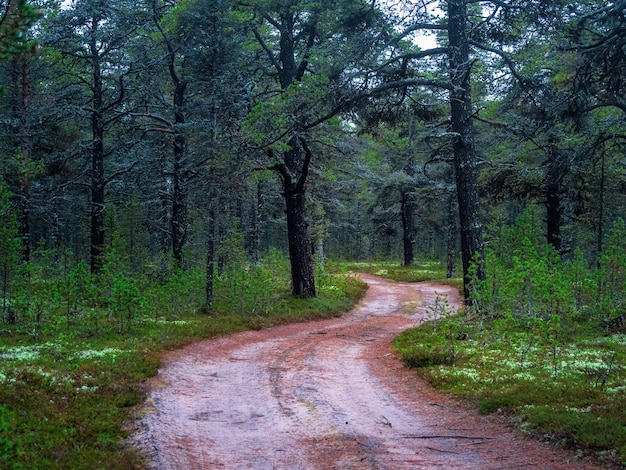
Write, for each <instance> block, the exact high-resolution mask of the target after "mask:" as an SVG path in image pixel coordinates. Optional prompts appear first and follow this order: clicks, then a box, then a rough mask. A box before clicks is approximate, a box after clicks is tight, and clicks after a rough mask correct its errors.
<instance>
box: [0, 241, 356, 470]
mask: <svg viewBox="0 0 626 470" xmlns="http://www.w3.org/2000/svg"><path fill="white" fill-rule="evenodd" d="M121 253H126V251H125V250H116V249H114V248H111V249H110V250H109V251H108V253H107V255H106V257H107V261H106V262H105V265H104V268H103V273H104V274H103V275H101V276H99V277H98V278H96V277H92V276H91V275H90V274H89V270H88V268H87V266H86V265H85V263H84V262H82V261H76V259H75V258H74V257H73V255H72V254H71V253H66V254H65V256H64V257H63V259H62V260H56V261H55V262H54V263H51V262H49V261H51V260H50V259H48V258H49V257H50V256H53V253H50V252H46V251H39V252H37V253H34V254H33V261H32V262H31V263H30V264H29V265H28V269H29V272H28V273H21V274H20V275H17V274H16V273H12V275H11V276H10V277H7V279H11V281H12V283H13V284H12V286H11V287H12V290H11V292H13V294H14V295H13V296H12V297H11V301H10V302H9V300H8V299H9V297H8V296H5V297H4V301H3V302H4V304H3V305H0V312H1V313H2V316H3V319H4V322H2V324H1V326H0V404H1V406H0V469H11V470H14V469H39V470H44V469H72V470H77V469H95V468H109V469H113V468H115V469H136V468H143V466H142V462H141V458H140V457H139V455H138V454H137V452H136V451H135V449H133V448H132V447H131V446H129V445H128V444H127V443H126V442H125V438H126V437H127V436H128V435H129V433H130V430H129V429H127V424H128V422H129V421H130V420H131V419H132V418H133V416H134V410H135V408H134V407H135V406H136V405H138V404H140V403H141V402H142V400H143V393H142V388H141V383H142V381H144V380H145V379H146V378H148V377H150V376H152V375H154V374H155V373H156V371H157V369H158V366H159V358H160V355H161V353H162V352H163V351H166V350H169V349H173V348H177V347H180V346H183V345H185V344H187V343H189V342H191V341H196V340H200V339H204V338H213V337H216V336H221V335H226V334H230V333H235V332H239V331H243V330H249V329H261V328H265V327H269V326H272V325H277V324H281V323H286V322H293V321H302V320H311V319H318V318H327V317H331V316H336V315H340V314H341V313H342V312H344V311H346V310H348V309H349V308H350V307H351V306H352V305H353V304H354V302H355V301H356V300H357V299H358V298H360V297H361V296H362V294H363V292H364V291H365V289H366V286H365V285H364V284H363V283H362V282H361V281H360V280H358V279H356V278H355V277H350V276H334V275H331V274H329V273H326V272H324V271H322V270H318V272H317V286H318V295H317V297H316V298H312V299H302V298H297V297H294V296H293V295H292V294H291V290H290V285H289V269H288V260H287V259H286V258H285V257H284V256H283V255H281V254H280V253H278V252H277V251H271V252H270V253H269V254H268V256H266V258H265V259H264V260H263V261H262V262H261V263H260V264H258V265H255V266H250V265H245V266H244V265H236V264H233V263H229V264H228V265H226V266H224V268H223V270H222V271H221V273H220V274H219V275H217V276H216V279H215V283H214V309H213V310H212V312H211V313H208V314H207V313H206V312H205V309H204V286H205V276H206V274H205V272H204V271H203V270H201V269H195V268H191V269H187V270H184V271H183V270H175V269H174V270H173V271H172V273H171V274H170V275H169V276H168V277H167V278H166V279H163V280H159V279H154V278H151V277H150V276H147V275H137V274H136V273H132V274H131V270H130V269H129V260H128V259H127V258H126V257H125V256H123V255H122V254H121ZM59 261H61V262H59ZM50 266H55V269H54V271H50V269H49V268H50ZM58 266H62V267H63V268H57V267H58ZM2 298H3V296H2V295H0V299H2ZM12 315H13V316H14V318H9V317H11V316H12ZM7 319H8V320H9V321H7Z"/></svg>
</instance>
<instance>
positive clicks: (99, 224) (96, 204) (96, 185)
mask: <svg viewBox="0 0 626 470" xmlns="http://www.w3.org/2000/svg"><path fill="white" fill-rule="evenodd" d="M98 22H99V19H98V18H94V19H93V20H92V30H93V31H96V30H97V29H98ZM89 47H90V50H89V52H90V54H91V66H92V80H93V82H92V85H93V88H92V93H93V96H92V111H91V131H92V148H91V186H90V191H91V214H90V215H91V250H90V251H91V259H90V261H91V272H92V273H94V274H95V273H99V272H100V270H101V269H102V265H103V259H102V255H103V248H104V215H105V205H104V188H105V181H104V127H105V124H104V118H103V116H102V106H103V104H102V103H103V89H102V70H101V64H100V53H99V45H98V43H97V41H96V35H95V34H93V35H92V40H91V43H90V44H89Z"/></svg>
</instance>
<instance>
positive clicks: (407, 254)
mask: <svg viewBox="0 0 626 470" xmlns="http://www.w3.org/2000/svg"><path fill="white" fill-rule="evenodd" d="M400 195H401V200H400V212H401V215H402V242H403V247H404V265H405V266H411V265H412V264H413V261H414V259H415V255H414V253H413V245H414V243H415V239H414V233H415V224H414V223H413V210H414V205H413V203H412V201H411V193H410V191H407V190H401V191H400Z"/></svg>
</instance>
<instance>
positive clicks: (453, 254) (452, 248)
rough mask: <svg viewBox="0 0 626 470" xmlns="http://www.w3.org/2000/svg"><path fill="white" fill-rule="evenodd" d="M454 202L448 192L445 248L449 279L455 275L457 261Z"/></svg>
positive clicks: (452, 195)
mask: <svg viewBox="0 0 626 470" xmlns="http://www.w3.org/2000/svg"><path fill="white" fill-rule="evenodd" d="M455 211H456V204H455V201H454V194H453V193H450V197H449V198H448V250H447V252H448V253H447V261H448V263H447V265H448V269H447V272H446V277H447V278H448V279H451V278H453V277H456V262H457V251H456V250H457V248H456V233H457V227H456V212H455Z"/></svg>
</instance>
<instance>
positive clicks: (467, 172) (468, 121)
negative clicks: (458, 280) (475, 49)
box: [448, 0, 485, 304]
mask: <svg viewBox="0 0 626 470" xmlns="http://www.w3.org/2000/svg"><path fill="white" fill-rule="evenodd" d="M448 39H449V61H450V80H451V83H452V90H451V92H450V117H451V127H452V132H454V133H456V134H457V138H456V141H455V142H454V146H453V152H454V170H455V178H456V187H457V198H458V204H459V222H460V228H461V255H462V260H463V294H464V297H465V302H466V304H467V303H469V302H470V291H471V282H472V279H471V274H470V273H471V269H470V268H471V264H472V263H473V262H475V263H478V265H477V270H476V277H477V279H478V280H483V279H484V278H485V273H484V267H483V266H482V259H483V239H482V222H481V220H480V207H479V198H478V158H477V155H476V151H475V147H474V130H473V126H472V95H471V83H470V75H471V68H472V64H471V62H470V56H469V39H470V38H469V34H468V28H467V5H466V0H448Z"/></svg>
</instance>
